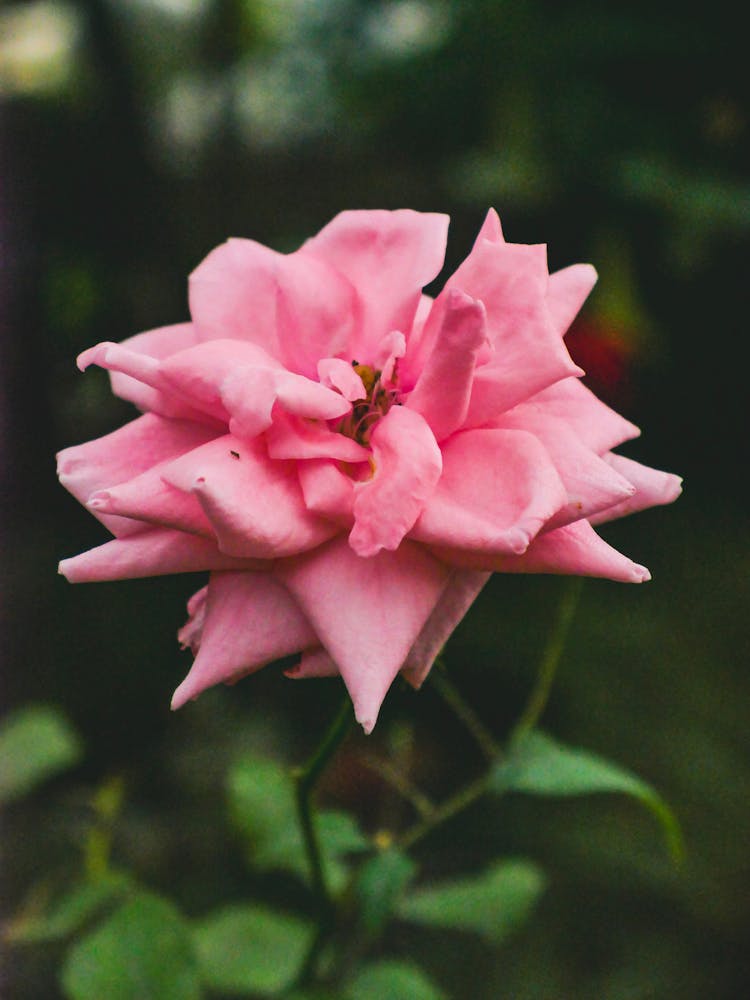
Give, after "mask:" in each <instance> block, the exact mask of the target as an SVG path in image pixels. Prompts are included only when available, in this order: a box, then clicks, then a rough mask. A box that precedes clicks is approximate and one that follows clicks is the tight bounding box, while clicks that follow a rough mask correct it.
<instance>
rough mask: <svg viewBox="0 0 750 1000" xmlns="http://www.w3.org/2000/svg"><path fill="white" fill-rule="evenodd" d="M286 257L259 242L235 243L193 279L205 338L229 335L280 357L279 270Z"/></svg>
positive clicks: (196, 318) (195, 312)
mask: <svg viewBox="0 0 750 1000" xmlns="http://www.w3.org/2000/svg"><path fill="white" fill-rule="evenodd" d="M281 260H283V255H282V254H279V253H276V252H275V251H274V250H270V249H269V248H268V247H264V246H263V245H262V244H260V243H256V242H255V241H254V240H239V239H231V240H228V241H227V242H226V243H224V244H222V245H221V246H219V247H217V248H216V249H215V250H212V251H211V253H210V254H209V255H208V256H207V257H206V258H205V260H204V261H203V262H202V263H201V264H199V265H198V267H197V268H196V269H195V270H194V271H193V273H192V274H191V275H190V286H189V287H190V292H189V298H190V315H191V316H192V317H193V322H194V324H195V328H196V332H197V335H198V337H199V339H201V340H217V339H220V338H225V337H229V338H231V339H233V340H245V341H249V342H250V343H253V344H257V345H258V346H259V347H262V348H263V349H264V350H265V351H267V352H268V353H269V354H270V355H271V356H272V357H274V358H279V357H280V348H279V338H278V331H277V325H276V302H277V294H278V284H277V281H276V270H277V267H278V264H279V262H280V261H281Z"/></svg>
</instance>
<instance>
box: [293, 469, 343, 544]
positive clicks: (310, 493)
mask: <svg viewBox="0 0 750 1000" xmlns="http://www.w3.org/2000/svg"><path fill="white" fill-rule="evenodd" d="M297 477H298V479H299V483H300V486H301V488H302V494H303V496H304V498H305V506H306V507H307V509H308V510H309V511H310V512H311V513H313V514H319V515H320V516H321V517H326V518H328V519H329V520H331V521H333V522H334V523H336V524H339V525H341V526H342V527H344V528H350V527H351V525H352V524H353V522H354V482H353V481H352V479H351V477H350V476H348V475H347V474H346V473H345V472H342V471H341V469H340V468H339V467H338V464H337V463H335V462H331V461H330V460H329V459H327V458H323V459H315V458H313V459H309V460H308V461H306V462H298V463H297Z"/></svg>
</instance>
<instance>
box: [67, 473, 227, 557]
mask: <svg viewBox="0 0 750 1000" xmlns="http://www.w3.org/2000/svg"><path fill="white" fill-rule="evenodd" d="M167 464H168V463H166V462H165V463H162V464H161V465H157V466H155V467H154V468H153V469H148V470H147V471H146V472H142V473H141V474H140V476H135V478H133V479H129V480H128V481H127V482H126V483H121V484H120V485H119V486H112V487H110V488H109V489H108V490H98V491H97V492H96V493H93V494H92V495H91V496H90V497H89V500H88V503H87V504H86V506H87V507H88V509H89V510H90V511H92V512H93V513H94V514H97V515H98V514H100V513H103V514H115V515H118V516H121V517H126V518H132V519H134V520H135V521H136V522H145V523H146V524H157V525H161V526H162V527H164V528H175V529H177V530H178V531H189V532H193V533H195V534H198V535H205V536H206V537H208V538H213V537H214V534H213V530H212V528H211V523H210V521H209V520H208V518H207V517H206V515H205V514H204V513H203V510H202V509H201V506H200V504H199V503H198V501H197V500H196V499H195V497H194V496H191V495H190V494H187V493H183V492H182V491H181V490H176V489H175V488H174V487H173V486H170V485H169V483H165V482H164V480H163V479H162V477H161V469H162V468H163V467H164V466H165V465H167ZM138 527H139V528H141V527H143V524H138Z"/></svg>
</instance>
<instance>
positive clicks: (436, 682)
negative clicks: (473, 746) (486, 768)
mask: <svg viewBox="0 0 750 1000" xmlns="http://www.w3.org/2000/svg"><path fill="white" fill-rule="evenodd" d="M435 666H436V667H437V669H436V670H435V669H433V671H432V674H431V676H430V681H431V683H432V686H433V687H434V688H435V690H436V691H437V693H438V694H439V695H440V697H441V698H442V699H443V701H444V702H445V703H446V704H447V705H448V706H449V707H450V708H452V709H453V711H454V712H455V714H456V715H457V716H458V718H459V719H460V720H461V722H463V724H464V725H465V726H466V728H467V729H468V730H469V732H470V733H471V735H472V736H473V737H474V739H475V740H476V742H477V744H478V745H479V747H480V749H481V751H482V753H483V754H484V756H485V757H486V758H487V759H488V760H495V758H496V757H497V756H498V754H499V753H500V747H499V746H498V745H497V743H496V742H495V740H494V738H493V736H492V734H491V733H490V731H489V729H487V727H486V726H485V725H484V723H483V722H482V720H481V719H480V718H479V716H478V715H477V713H476V712H475V711H474V709H473V708H472V707H471V705H469V704H468V702H467V701H465V700H464V697H463V695H462V694H461V692H460V691H459V690H458V688H457V687H456V686H455V685H454V683H453V682H452V681H451V679H450V677H449V676H448V672H447V671H446V669H445V667H444V666H443V665H442V663H436V664H435Z"/></svg>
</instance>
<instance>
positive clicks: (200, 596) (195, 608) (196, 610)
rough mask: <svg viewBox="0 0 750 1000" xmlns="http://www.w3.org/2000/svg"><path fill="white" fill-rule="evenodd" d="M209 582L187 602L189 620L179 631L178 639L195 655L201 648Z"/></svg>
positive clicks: (183, 646) (182, 645)
mask: <svg viewBox="0 0 750 1000" xmlns="http://www.w3.org/2000/svg"><path fill="white" fill-rule="evenodd" d="M207 598H208V584H206V586H205V587H201V589H200V590H197V591H196V592H195V593H194V594H193V596H192V597H191V598H190V599H189V601H188V602H187V611H188V620H187V621H186V622H185V624H184V625H183V626H182V628H181V629H180V630H179V632H178V633H177V641H178V642H179V644H180V646H181V647H182V649H188V648H189V649H190V650H191V651H192V653H193V655H194V656H196V655H197V653H198V649H199V648H200V644H201V638H202V637H203V626H204V624H205V622H206V600H207Z"/></svg>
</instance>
